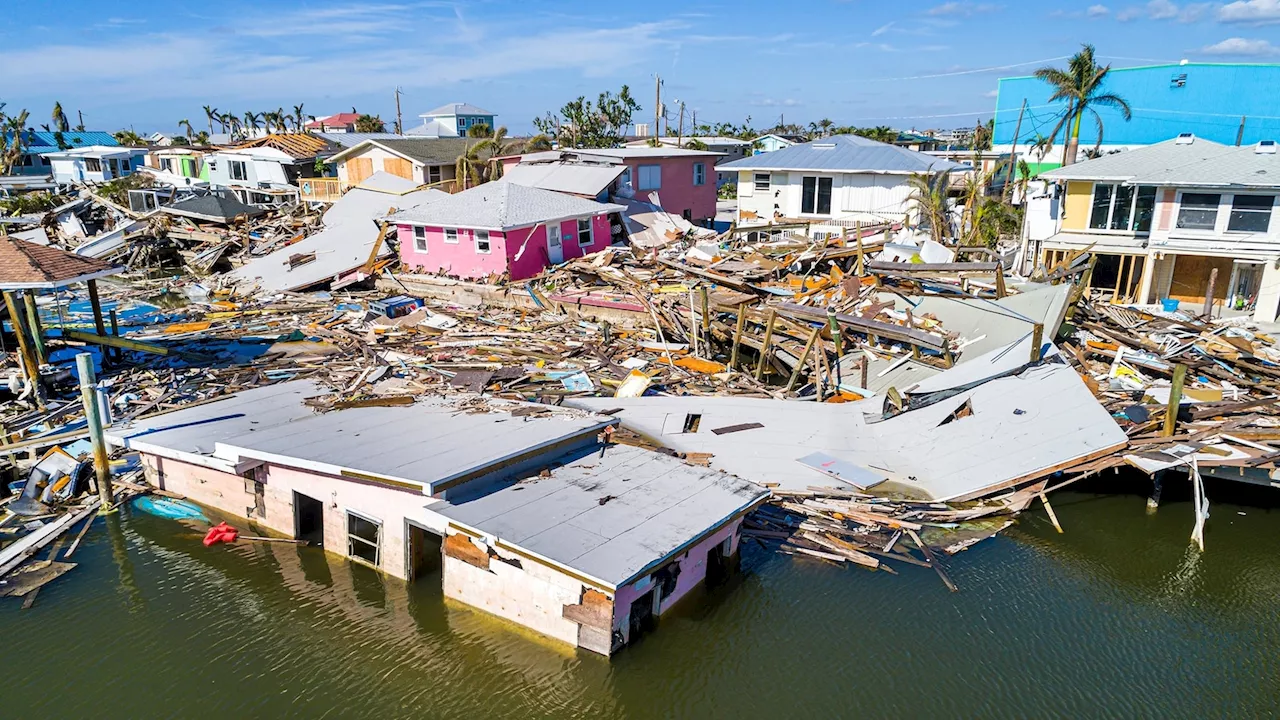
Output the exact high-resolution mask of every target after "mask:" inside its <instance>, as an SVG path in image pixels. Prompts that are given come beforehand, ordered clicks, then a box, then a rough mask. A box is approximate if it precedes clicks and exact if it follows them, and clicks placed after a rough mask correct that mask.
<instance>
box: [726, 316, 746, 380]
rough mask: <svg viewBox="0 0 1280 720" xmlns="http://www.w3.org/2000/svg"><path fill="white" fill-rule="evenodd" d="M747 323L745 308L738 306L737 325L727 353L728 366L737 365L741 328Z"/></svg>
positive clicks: (735, 366) (740, 343) (740, 344)
mask: <svg viewBox="0 0 1280 720" xmlns="http://www.w3.org/2000/svg"><path fill="white" fill-rule="evenodd" d="M746 324H747V309H746V307H745V306H743V305H739V306H738V325H737V327H735V328H734V330H733V350H732V352H730V353H729V367H730V368H734V369H736V368H737V367H738V349H739V348H740V347H742V328H743V326H745V325H746Z"/></svg>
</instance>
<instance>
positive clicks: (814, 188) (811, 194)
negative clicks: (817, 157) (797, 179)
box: [800, 177, 831, 215]
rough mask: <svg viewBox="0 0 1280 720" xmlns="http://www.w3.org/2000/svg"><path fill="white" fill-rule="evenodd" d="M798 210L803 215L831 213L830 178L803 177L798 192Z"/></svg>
mask: <svg viewBox="0 0 1280 720" xmlns="http://www.w3.org/2000/svg"><path fill="white" fill-rule="evenodd" d="M800 212H801V213H803V214H805V215H830V214H831V178H829V177H807V178H805V179H804V182H803V185H802V187H801V193H800Z"/></svg>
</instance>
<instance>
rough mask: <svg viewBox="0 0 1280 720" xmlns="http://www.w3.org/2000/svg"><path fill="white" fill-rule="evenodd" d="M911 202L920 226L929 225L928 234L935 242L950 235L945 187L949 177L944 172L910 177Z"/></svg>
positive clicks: (943, 239) (948, 182)
mask: <svg viewBox="0 0 1280 720" xmlns="http://www.w3.org/2000/svg"><path fill="white" fill-rule="evenodd" d="M907 184H908V185H910V186H911V195H910V197H909V198H908V200H910V201H911V204H912V206H913V207H914V208H915V210H916V213H917V214H918V215H919V222H920V224H921V225H924V224H926V223H927V224H928V225H929V233H930V234H931V235H932V236H933V240H934V241H935V242H944V241H945V240H946V239H947V238H948V237H950V235H951V222H950V219H949V218H948V217H947V215H948V212H947V186H948V185H949V184H950V176H949V175H948V174H947V173H946V172H941V171H940V172H928V173H920V174H915V175H912V176H911V177H910V178H909V179H908V180H907Z"/></svg>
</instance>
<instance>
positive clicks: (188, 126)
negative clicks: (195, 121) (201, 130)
mask: <svg viewBox="0 0 1280 720" xmlns="http://www.w3.org/2000/svg"><path fill="white" fill-rule="evenodd" d="M178 127H185V128H186V129H187V131H186V133H185V135H186V136H187V140H190V139H191V138H192V137H194V136H195V131H194V130H193V129H192V128H191V121H190V120H179V121H178Z"/></svg>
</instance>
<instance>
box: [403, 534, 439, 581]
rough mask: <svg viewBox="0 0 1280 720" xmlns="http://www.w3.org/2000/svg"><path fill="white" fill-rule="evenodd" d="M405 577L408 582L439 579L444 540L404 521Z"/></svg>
mask: <svg viewBox="0 0 1280 720" xmlns="http://www.w3.org/2000/svg"><path fill="white" fill-rule="evenodd" d="M404 537H405V553H404V557H405V577H407V578H409V580H410V581H414V580H419V579H421V578H424V577H432V576H434V577H437V578H438V577H439V576H440V570H441V567H442V561H441V556H442V554H443V553H442V550H443V546H444V538H443V537H441V536H440V535H437V534H436V533H433V532H431V531H430V530H428V529H426V528H424V527H421V526H420V525H416V524H414V523H413V522H411V521H409V520H406V521H405V533H404Z"/></svg>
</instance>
